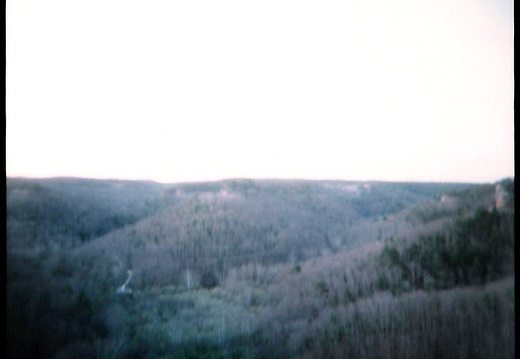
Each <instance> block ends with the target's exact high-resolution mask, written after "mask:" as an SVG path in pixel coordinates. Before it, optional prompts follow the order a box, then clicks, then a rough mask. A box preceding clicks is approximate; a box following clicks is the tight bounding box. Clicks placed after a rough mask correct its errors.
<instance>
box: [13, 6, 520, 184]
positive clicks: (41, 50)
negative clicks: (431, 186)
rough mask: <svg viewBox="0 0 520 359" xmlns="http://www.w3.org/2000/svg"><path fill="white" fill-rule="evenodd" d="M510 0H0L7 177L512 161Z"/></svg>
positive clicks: (470, 174) (401, 176)
mask: <svg viewBox="0 0 520 359" xmlns="http://www.w3.org/2000/svg"><path fill="white" fill-rule="evenodd" d="M512 8H513V4H512V0H422V1H416V0H393V1H385V0H343V1H338V0H258V1H248V0H220V1H215V0H211V1H209V0H185V1H180V0H179V1H175V0H146V1H144V0H143V1H136V0H7V6H6V175H7V176H24V177H55V176H73V177H88V178H114V179H115V178H117V179H145V180H154V181H158V182H188V181H208V180H218V179H224V178H300V179H342V180H380V181H442V182H494V181H497V180H500V179H502V178H504V177H512V176H514V118H513V111H514V106H513V97H514V73H513V69H514V66H513V30H514V26H513V9H512Z"/></svg>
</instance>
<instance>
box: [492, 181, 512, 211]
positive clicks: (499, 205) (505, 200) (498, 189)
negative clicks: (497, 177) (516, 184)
mask: <svg viewBox="0 0 520 359" xmlns="http://www.w3.org/2000/svg"><path fill="white" fill-rule="evenodd" d="M511 195H512V194H511V193H509V191H508V189H507V188H506V187H505V186H504V185H503V184H501V183H498V184H497V185H496V186H495V208H496V209H497V210H502V209H505V208H507V207H509V206H510V204H511V201H510V197H511Z"/></svg>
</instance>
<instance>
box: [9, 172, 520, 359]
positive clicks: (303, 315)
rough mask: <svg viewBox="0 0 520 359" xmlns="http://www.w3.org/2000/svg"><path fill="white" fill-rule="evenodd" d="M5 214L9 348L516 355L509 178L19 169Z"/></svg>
mask: <svg viewBox="0 0 520 359" xmlns="http://www.w3.org/2000/svg"><path fill="white" fill-rule="evenodd" d="M7 211H8V215H7V224H8V228H7V229H8V239H7V243H8V246H7V255H8V258H7V259H8V262H7V327H8V352H7V357H8V358H31V357H34V356H38V357H52V358H68V357H77V358H198V357H203V358H253V357H256V358H259V357H265V358H268V357H269V358H272V357H277V358H287V357H306V358H316V357H317V358H320V357H323V358H325V357H326V358H330V357H333V358H334V357H336V358H343V357H357V358H381V357H383V358H384V357H388V358H409V357H446V358H456V357H461V356H464V357H466V356H468V357H476V358H480V357H482V358H489V357H496V358H499V357H500V358H502V357H511V358H512V357H513V356H514V341H512V340H511V339H510V338H512V337H514V315H512V314H514V306H513V303H514V291H513V288H514V271H513V262H514V254H513V253H514V181H513V180H510V179H508V180H504V181H501V182H498V183H496V184H489V185H475V184H440V183H382V182H344V181H279V180H226V181H218V182H208V183H185V184H171V185H164V184H157V183H151V182H133V181H99V180H85V179H45V180H29V179H21V178H17V179H15V178H13V179H11V178H8V180H7ZM123 284H124V285H123ZM470 308H477V310H476V311H474V310H471V309H470ZM49 328H53V330H52V331H49V330H48V329H49ZM511 335H513V336H512V337H511ZM412 343H413V345H412ZM475 343H478V345H476V344H475ZM471 348H478V351H477V352H475V351H472V349H471Z"/></svg>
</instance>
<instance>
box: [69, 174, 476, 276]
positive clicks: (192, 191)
mask: <svg viewBox="0 0 520 359" xmlns="http://www.w3.org/2000/svg"><path fill="white" fill-rule="evenodd" d="M470 187H471V186H468V185H460V184H408V183H354V182H331V181H327V182H320V181H316V182H314V181H247V180H230V181H222V182H216V183H207V184H188V185H176V186H173V187H172V188H170V189H169V190H168V191H167V192H166V194H165V197H167V198H168V199H169V201H170V202H171V203H173V204H172V205H171V206H169V207H167V208H164V209H163V210H161V211H160V212H158V213H156V214H155V215H153V216H151V217H149V218H146V219H143V220H141V221H139V222H138V223H135V224H133V225H130V226H126V227H124V228H121V229H119V230H117V231H113V232H111V233H108V234H106V235H105V236H103V237H100V238H98V239H97V240H95V241H92V242H91V243H89V244H87V245H85V246H83V247H82V248H81V249H80V250H79V252H78V255H79V256H81V257H82V258H91V260H92V261H93V262H92V265H94V264H93V263H97V265H98V266H99V265H101V266H105V267H107V268H108V267H110V266H113V265H115V263H119V262H121V263H123V264H124V266H125V267H127V268H133V269H134V271H135V273H136V274H135V275H136V280H137V282H136V283H141V284H142V285H145V284H146V285H148V286H153V285H165V284H176V285H179V284H181V283H183V282H184V280H185V273H186V272H187V271H189V272H190V273H193V275H194V276H195V277H196V278H199V280H200V278H202V277H205V276H206V277H207V276H210V277H211V278H213V279H212V282H215V283H217V282H219V281H221V280H222V278H224V277H225V276H226V274H227V272H228V271H229V270H230V269H231V268H234V267H237V266H243V265H246V264H248V263H255V264H261V265H270V264H275V263H286V262H297V261H303V260H306V259H309V258H314V257H320V256H324V255H325V256H326V255H331V254H333V253H336V252H338V251H341V250H344V249H346V248H352V247H354V246H357V245H360V244H362V243H367V242H371V241H375V240H382V239H385V238H389V237H391V236H395V235H397V234H402V235H405V234H404V233H405V232H406V231H413V230H414V228H417V227H422V226H423V224H424V221H422V222H420V223H412V222H410V221H407V219H406V216H405V213H409V212H408V211H407V209H408V208H412V207H413V206H421V205H422V206H424V205H427V204H428V203H437V202H438V198H439V197H441V195H442V193H444V192H446V191H457V190H461V191H462V190H466V189H468V188H470ZM403 211H404V212H403ZM443 213H444V214H445V215H451V212H443Z"/></svg>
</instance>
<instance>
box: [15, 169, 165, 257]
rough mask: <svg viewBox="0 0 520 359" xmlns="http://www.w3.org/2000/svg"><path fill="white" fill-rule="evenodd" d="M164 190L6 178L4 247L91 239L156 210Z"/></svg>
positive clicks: (154, 186) (120, 184) (124, 184)
mask: <svg viewBox="0 0 520 359" xmlns="http://www.w3.org/2000/svg"><path fill="white" fill-rule="evenodd" d="M167 188H168V187H167V186H165V185H160V184H157V183H152V182H135V181H115V180H114V181H111V180H89V179H75V178H55V179H24V178H7V223H8V226H7V229H8V235H7V238H8V245H9V247H10V248H32V247H38V246H39V247H44V246H49V245H50V243H54V244H57V243H58V242H59V243H60V245H66V244H71V242H74V241H86V240H90V239H93V238H95V237H98V236H100V235H103V234H105V233H108V232H110V231H112V230H114V229H117V228H120V227H123V226H125V225H127V224H130V223H134V222H136V221H137V220H139V219H141V218H143V217H146V216H149V215H151V214H152V213H154V212H155V211H157V209H158V208H160V207H161V201H160V196H161V194H163V193H164V191H165V190H166V189H167ZM162 205H164V204H162Z"/></svg>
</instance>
